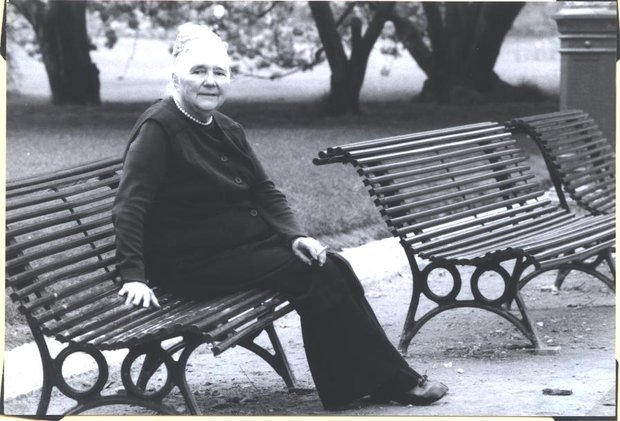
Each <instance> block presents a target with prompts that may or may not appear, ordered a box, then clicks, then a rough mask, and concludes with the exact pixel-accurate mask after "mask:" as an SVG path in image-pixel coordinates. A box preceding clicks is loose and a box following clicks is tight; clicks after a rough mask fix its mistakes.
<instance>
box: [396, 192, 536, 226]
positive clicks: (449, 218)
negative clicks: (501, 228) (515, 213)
mask: <svg viewBox="0 0 620 421" xmlns="http://www.w3.org/2000/svg"><path fill="white" fill-rule="evenodd" d="M540 196H541V194H540V192H534V193H530V194H527V195H524V196H522V197H516V198H513V199H508V200H502V201H501V202H496V203H490V204H487V205H483V206H479V207H477V208H475V209H469V210H466V211H461V212H456V213H453V214H451V215H446V216H444V217H442V218H441V223H446V222H450V221H458V220H460V219H464V218H466V217H468V216H474V215H477V214H478V213H480V212H488V211H493V210H498V209H503V208H506V207H508V206H514V205H517V204H521V205H522V204H525V202H526V201H528V200H532V199H538V198H540ZM438 222H439V221H437V220H429V221H423V222H419V223H416V224H411V225H408V226H406V227H403V228H398V229H396V230H395V231H396V232H397V233H398V234H399V235H402V234H408V233H411V232H415V231H418V230H422V229H424V228H429V227H431V226H433V225H435V224H437V223H438Z"/></svg>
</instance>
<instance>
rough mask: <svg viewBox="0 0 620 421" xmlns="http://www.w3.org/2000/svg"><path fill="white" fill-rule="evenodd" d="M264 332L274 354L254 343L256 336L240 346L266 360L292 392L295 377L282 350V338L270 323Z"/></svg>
mask: <svg viewBox="0 0 620 421" xmlns="http://www.w3.org/2000/svg"><path fill="white" fill-rule="evenodd" d="M264 330H265V331H266V332H267V335H268V336H269V340H270V341H271V346H272V347H273V354H272V353H270V352H269V351H267V350H266V349H265V348H263V347H262V346H260V345H258V344H257V343H256V342H254V339H255V338H256V336H253V337H250V338H248V339H246V340H244V341H243V342H240V343H239V345H241V346H242V347H244V348H246V349H248V350H250V351H252V352H254V353H255V354H256V355H258V356H259V357H261V358H262V359H263V360H265V361H266V362H267V363H268V364H269V365H270V366H271V367H272V368H273V369H274V370H275V372H276V373H278V374H279V375H280V377H282V380H284V383H286V386H287V388H288V389H289V390H292V389H294V388H295V377H294V375H293V372H292V371H291V367H290V365H289V362H288V359H287V358H286V354H285V353H284V349H283V348H282V343H281V342H280V338H278V334H277V333H276V330H275V328H274V327H273V323H270V324H269V325H268V326H267V327H265V329H264ZM259 333H260V332H259Z"/></svg>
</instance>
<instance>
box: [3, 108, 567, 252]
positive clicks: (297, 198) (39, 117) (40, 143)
mask: <svg viewBox="0 0 620 421" xmlns="http://www.w3.org/2000/svg"><path fill="white" fill-rule="evenodd" d="M9 104H10V106H9V109H8V114H7V119H8V127H7V129H8V135H7V138H8V139H7V173H8V179H15V178H21V177H26V176H29V175H32V174H38V173H42V172H49V171H53V170H56V169H59V168H63V167H68V166H73V165H77V164H79V163H83V162H88V161H93V160H96V159H101V158H105V157H109V156H120V155H121V154H122V152H123V150H124V147H125V144H126V138H127V134H128V132H129V130H130V128H131V126H132V124H133V122H134V120H135V119H136V117H137V116H138V115H139V114H140V112H141V111H142V110H143V109H144V108H145V107H146V106H147V105H148V104H146V103H107V104H105V105H103V106H100V107H80V108H78V107H53V106H51V105H48V104H47V103H45V102H43V101H33V100H32V99H31V98H25V97H12V98H10V99H9ZM555 107H556V105H555V102H554V101H553V100H547V101H536V102H530V103H508V104H487V105H484V106H475V107H474V106H472V107H457V106H437V105H427V104H416V103H413V102H410V101H402V102H383V103H379V102H374V103H366V104H365V113H364V114H363V115H360V116H346V117H338V118H336V117H329V116H325V115H322V114H321V113H320V112H319V111H318V106H317V104H316V103H313V102H299V103H291V102H288V103H268V102H266V103H262V104H261V103H250V104H248V103H240V102H236V101H232V102H230V103H228V104H226V106H225V108H224V111H225V112H226V113H227V114H229V115H231V116H232V117H233V118H235V119H236V120H238V121H239V122H241V123H242V124H243V125H244V126H245V127H246V130H247V134H248V139H249V141H250V143H251V144H252V145H253V147H254V148H255V150H256V152H257V154H258V155H259V157H260V158H261V160H262V161H263V162H264V165H265V167H266V168H267V170H268V171H269V173H270V174H271V176H272V178H273V179H274V181H275V182H276V184H277V185H279V186H280V188H281V189H282V190H283V191H284V192H285V193H286V194H287V196H288V197H289V200H290V202H291V205H292V207H293V208H294V209H295V210H296V211H297V214H298V215H299V219H300V221H301V223H302V225H303V226H304V227H305V228H306V229H307V231H308V233H309V234H312V235H317V236H324V235H325V236H330V237H332V236H334V235H335V234H339V233H346V232H349V231H352V230H354V229H359V228H365V227H368V226H371V225H376V224H379V225H380V226H381V227H383V225H382V224H383V223H382V221H381V219H380V217H379V215H378V213H377V211H376V210H375V209H374V205H372V203H371V201H370V199H369V197H368V195H367V193H366V191H365V189H364V187H363V185H362V183H361V182H360V180H359V178H358V176H357V175H356V174H355V172H354V171H353V170H352V168H351V167H349V166H343V165H340V164H338V165H329V166H321V167H316V166H314V165H313V164H312V162H311V161H312V158H314V157H315V156H316V154H317V152H318V151H319V150H322V149H325V148H326V147H328V146H332V145H334V144H341V143H347V142H351V141H357V140H364V139H371V138H377V137H385V136H391V135H397V134H403V133H408V132H414V131H421V130H427V129H434V128H441V127H447V126H451V125H457V124H461V123H467V122H474V121H485V120H496V121H502V120H505V119H508V118H511V117H515V116H519V115H525V114H533V113H538V112H546V111H551V110H554V109H555ZM259 110H260V112H258V111H259ZM525 147H526V148H529V146H528V145H525ZM530 151H531V152H532V154H533V155H534V154H535V150H533V149H530ZM532 165H533V168H534V169H535V171H537V172H538V173H540V174H541V176H544V167H541V166H540V162H539V161H538V160H537V159H536V157H535V155H534V158H533V160H532ZM383 231H385V230H383ZM385 232H386V233H387V231H385ZM347 242H349V240H344V243H342V244H333V246H336V247H339V246H343V245H351V244H347Z"/></svg>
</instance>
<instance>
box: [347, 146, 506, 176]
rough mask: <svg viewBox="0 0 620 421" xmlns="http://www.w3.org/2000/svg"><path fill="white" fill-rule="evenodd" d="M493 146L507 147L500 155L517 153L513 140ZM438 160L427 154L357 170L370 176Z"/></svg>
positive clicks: (478, 149) (453, 154) (451, 154)
mask: <svg viewBox="0 0 620 421" xmlns="http://www.w3.org/2000/svg"><path fill="white" fill-rule="evenodd" d="M493 146H494V149H498V148H500V147H506V149H503V150H501V151H500V152H498V154H499V155H501V154H509V153H515V151H517V149H515V148H514V147H513V148H510V147H511V146H514V142H513V141H505V142H496V143H494V145H493ZM489 149H491V148H489V145H483V146H473V147H467V148H463V149H457V150H454V151H448V152H444V153H442V154H441V156H442V158H443V159H449V158H460V157H461V156H463V155H465V154H471V153H478V152H485V151H488V150H489ZM489 155H491V153H488V154H487V155H486V156H487V157H488V156H489ZM436 161H437V157H436V156H426V157H422V158H416V159H411V160H404V161H397V162H390V163H389V164H378V165H372V166H365V167H359V168H358V169H357V172H358V174H359V175H362V176H363V175H365V176H369V175H373V174H377V173H381V172H384V171H388V170H394V169H398V168H403V167H415V166H417V165H424V164H428V163H430V162H436Z"/></svg>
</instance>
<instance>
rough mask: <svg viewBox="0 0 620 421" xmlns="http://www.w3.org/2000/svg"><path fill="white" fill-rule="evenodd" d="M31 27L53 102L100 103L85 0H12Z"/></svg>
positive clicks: (97, 72)
mask: <svg viewBox="0 0 620 421" xmlns="http://www.w3.org/2000/svg"><path fill="white" fill-rule="evenodd" d="M11 4H12V5H13V6H15V7H16V8H17V10H18V11H19V12H20V13H21V14H22V15H23V16H24V17H25V18H26V19H27V20H28V22H29V23H30V25H32V28H33V29H34V32H35V36H36V40H37V43H38V45H39V48H40V51H41V57H42V59H43V63H44V65H45V70H46V71H47V76H48V78H49V83H50V89H51V92H52V102H53V103H54V104H99V103H100V102H101V99H100V96H99V88H100V84H99V70H98V69H97V66H96V65H95V64H94V63H93V62H92V60H91V58H90V40H89V38H88V33H87V31H86V2H85V1H77V0H49V1H47V2H45V1H41V0H12V1H11Z"/></svg>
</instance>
